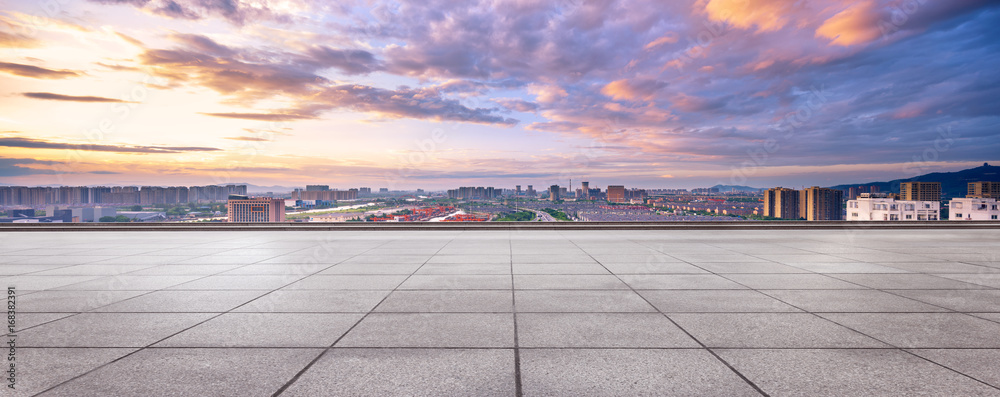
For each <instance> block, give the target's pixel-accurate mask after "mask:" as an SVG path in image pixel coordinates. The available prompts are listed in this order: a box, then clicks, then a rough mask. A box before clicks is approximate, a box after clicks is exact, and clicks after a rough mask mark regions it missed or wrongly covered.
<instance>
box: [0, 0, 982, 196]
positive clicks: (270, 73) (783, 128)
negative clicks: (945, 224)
mask: <svg viewBox="0 0 1000 397" xmlns="http://www.w3.org/2000/svg"><path fill="white" fill-rule="evenodd" d="M432 3H433V4H430V3H428V2H426V1H421V2H409V1H401V2H397V1H391V2H381V1H364V2H360V1H359V2H338V4H335V5H334V4H330V3H326V2H310V1H265V2H255V3H254V4H249V3H241V2H210V1H173V0H166V1H164V0H154V1H149V0H123V1H110V0H97V1H80V2H76V1H74V2H43V3H39V2H35V1H12V2H6V3H5V5H4V9H3V10H2V11H0V47H2V53H3V54H4V55H3V57H2V59H0V61H2V62H0V86H2V87H3V88H2V89H0V90H2V95H0V106H2V108H3V109H4V111H3V113H2V114H0V131H2V132H0V183H3V184H8V185H48V184H61V185H97V184H104V185H118V184H120V185H147V184H148V185H195V184H214V183H232V182H237V183H252V184H256V185H263V186H268V185H281V186H301V185H305V184H308V183H325V184H331V185H338V184H339V185H341V186H344V187H348V186H389V187H390V188H393V189H413V188H424V189H447V188H452V187H455V186H466V185H472V186H504V187H512V186H513V185H515V184H524V185H526V184H531V183H533V184H535V185H536V186H548V185H550V184H555V183H558V184H566V182H567V180H568V179H569V178H574V179H576V180H584V179H587V180H589V181H591V182H592V183H594V184H595V185H610V184H625V185H629V186H640V187H650V188H661V187H662V188H692V187H702V186H712V185H715V184H740V185H750V186H756V187H767V186H776V185H785V186H800V185H805V186H812V185H822V186H831V185H836V184H841V183H854V182H865V181H874V180H889V179H895V178H905V177H912V176H915V175H917V174H922V173H927V172H933V171H954V170H960V169H965V168H970V167H973V166H977V165H980V164H982V163H983V162H985V161H994V162H996V160H998V158H997V155H996V154H997V153H1000V139H998V134H1000V132H998V129H997V128H996V127H997V116H996V109H998V108H1000V103H998V99H1000V95H998V83H1000V71H998V69H997V68H996V65H998V64H1000V62H998V59H997V54H1000V51H997V46H998V45H1000V44H998V41H997V40H996V37H997V29H998V27H997V26H1000V24H998V23H997V22H998V9H997V7H996V4H997V3H996V2H990V1H971V0H970V1H926V2H909V3H905V4H904V3H903V2H898V1H882V0H867V1H831V0H827V1H812V2H797V1H791V0H770V1H764V0H698V1H680V2H666V3H664V2H652V1H584V2H581V1H559V2H548V3H537V4H532V3H531V2H518V1H499V2H497V1H490V2H477V3H472V4H470V3H469V2H448V1H438V2H432Z"/></svg>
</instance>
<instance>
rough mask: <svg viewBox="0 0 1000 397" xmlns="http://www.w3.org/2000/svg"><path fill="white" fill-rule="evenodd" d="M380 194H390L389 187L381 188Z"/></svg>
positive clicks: (379, 189)
mask: <svg viewBox="0 0 1000 397" xmlns="http://www.w3.org/2000/svg"><path fill="white" fill-rule="evenodd" d="M378 192H379V193H382V194H385V193H389V188H387V187H380V188H378Z"/></svg>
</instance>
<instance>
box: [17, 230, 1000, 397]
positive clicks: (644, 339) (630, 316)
mask: <svg viewBox="0 0 1000 397" xmlns="http://www.w3.org/2000/svg"><path fill="white" fill-rule="evenodd" d="M0 252H2V255H0V278H2V280H3V284H4V286H5V287H14V289H13V292H10V290H9V292H8V294H11V293H13V296H14V299H13V300H14V302H15V303H14V305H15V307H16V308H15V310H14V311H15V319H14V321H15V326H14V327H15V328H16V330H15V335H16V336H14V337H10V336H9V335H8V340H9V339H14V340H15V345H16V350H15V353H13V354H15V357H16V359H15V362H16V371H15V375H14V379H15V382H16V383H15V387H16V389H15V390H10V389H9V388H6V387H5V390H6V393H7V394H5V395H26V396H27V395H35V394H39V393H41V394H42V395H46V396H168V395H169V396H271V395H281V396H317V395H341V396H355V395H370V396H383V395H426V396H493V395H497V396H521V395H523V396H543V395H552V396H597V395H609V396H610V395H614V396H620V395H697V396H702V395H716V396H742V395H747V396H750V395H770V396H787V395H808V396H821V395H831V396H844V395H849V396H858V395H906V396H910V395H937V396H1000V370H998V363H1000V229H977V230H944V229H933V228H916V229H895V230H893V229H888V230H846V229H845V230H811V229H801V230H670V231H635V230H632V231H630V230H618V231H580V230H573V231H569V230H565V231H560V230H520V231H518V230H512V231H508V230H489V231H477V230H467V231H457V230H456V231H405V230H392V231H300V232H296V231H129V232H99V231H89V232H5V233H0ZM8 301H10V299H8ZM8 376H9V374H8ZM6 382H7V383H8V384H9V382H10V380H9V379H8V380H7V381H6Z"/></svg>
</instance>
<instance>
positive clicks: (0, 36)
mask: <svg viewBox="0 0 1000 397" xmlns="http://www.w3.org/2000/svg"><path fill="white" fill-rule="evenodd" d="M40 44H41V43H40V42H39V41H38V40H36V39H33V38H31V37H28V36H25V35H23V34H13V33H7V32H0V48H34V47H38V46H39V45H40Z"/></svg>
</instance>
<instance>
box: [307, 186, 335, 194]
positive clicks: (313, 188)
mask: <svg viewBox="0 0 1000 397" xmlns="http://www.w3.org/2000/svg"><path fill="white" fill-rule="evenodd" d="M327 190H330V185H306V191H307V192H324V191H327Z"/></svg>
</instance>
